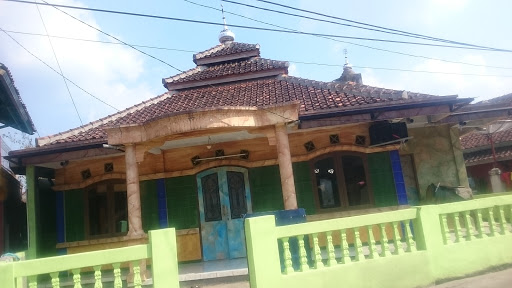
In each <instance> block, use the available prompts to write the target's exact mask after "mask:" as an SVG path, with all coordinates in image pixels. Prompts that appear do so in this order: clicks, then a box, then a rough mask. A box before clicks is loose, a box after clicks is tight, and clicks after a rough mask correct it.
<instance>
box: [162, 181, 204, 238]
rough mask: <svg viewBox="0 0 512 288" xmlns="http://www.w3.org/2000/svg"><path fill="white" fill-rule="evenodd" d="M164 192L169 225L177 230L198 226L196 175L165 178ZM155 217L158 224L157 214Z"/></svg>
mask: <svg viewBox="0 0 512 288" xmlns="http://www.w3.org/2000/svg"><path fill="white" fill-rule="evenodd" d="M165 193H166V196H167V217H168V218H167V219H168V221H169V227H174V228H176V229H177V230H178V229H187V228H198V227H199V209H198V206H197V205H198V203H197V188H196V177H195V176H194V175H190V176H182V177H175V178H168V179H165ZM155 197H156V186H155ZM157 208H158V207H156V208H155V211H154V212H155V213H158V209H157ZM156 217H157V218H156V221H157V222H156V225H158V216H156Z"/></svg>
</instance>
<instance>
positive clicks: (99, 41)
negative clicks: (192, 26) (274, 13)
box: [5, 30, 512, 69]
mask: <svg viewBox="0 0 512 288" xmlns="http://www.w3.org/2000/svg"><path fill="white" fill-rule="evenodd" d="M5 31H7V32H9V33H14V34H22V35H31V36H44V37H46V36H47V35H45V34H41V33H31V32H21V31H13V30H5ZM48 36H49V37H52V38H59V39H65V40H74V41H84V42H93V43H102V44H113V45H124V46H128V45H126V44H124V43H120V42H112V41H103V40H94V39H83V38H75V37H66V36H57V35H48ZM130 45H132V46H135V47H140V48H149V49H159V50H167V51H177V52H186V53H197V52H198V51H192V50H184V49H177V48H166V47H157V46H148V45H137V44H132V43H130ZM510 69H512V68H510Z"/></svg>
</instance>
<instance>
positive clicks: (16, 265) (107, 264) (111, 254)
mask: <svg viewBox="0 0 512 288" xmlns="http://www.w3.org/2000/svg"><path fill="white" fill-rule="evenodd" d="M145 259H150V260H151V262H152V269H151V273H152V280H153V287H154V288H164V287H165V288H178V287H179V280H178V264H177V263H178V261H177V255H176V232H175V230H174V228H169V229H162V230H155V231H150V232H149V243H148V244H145V245H135V246H130V247H124V248H118V249H109V250H103V251H94V252H87V253H80V254H73V255H65V256H57V257H49V258H40V259H34V260H27V261H20V262H10V263H0V283H2V284H1V287H2V288H15V287H17V288H21V285H20V283H21V281H20V280H21V279H23V278H24V277H27V279H28V287H38V283H37V279H38V276H40V275H48V274H49V275H50V277H51V285H52V287H59V286H60V280H59V274H61V273H62V272H69V271H71V272H72V274H73V282H74V288H80V287H81V285H82V284H81V282H82V279H81V278H82V277H81V274H80V272H81V271H84V270H87V269H91V268H92V269H94V280H95V282H94V287H102V269H112V268H113V275H114V279H113V280H114V287H123V284H122V280H121V269H120V267H121V265H122V264H123V263H129V264H131V265H132V267H133V274H134V278H133V279H134V281H133V282H134V283H133V284H134V287H138V288H140V287H141V284H142V283H141V282H142V280H141V275H140V274H141V273H140V270H141V268H140V264H139V263H140V262H141V260H145ZM92 269H91V270H92Z"/></svg>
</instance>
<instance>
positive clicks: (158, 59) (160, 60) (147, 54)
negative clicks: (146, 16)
mask: <svg viewBox="0 0 512 288" xmlns="http://www.w3.org/2000/svg"><path fill="white" fill-rule="evenodd" d="M6 1H13V0H6ZM41 1H43V2H44V3H46V5H49V6H52V7H53V8H55V9H57V10H59V11H60V12H62V13H64V14H66V15H68V16H69V17H71V18H73V19H75V20H76V21H79V22H81V23H83V24H85V25H87V26H89V27H91V28H92V29H94V30H96V31H98V32H100V33H102V34H104V35H107V36H108V37H111V38H113V39H115V40H117V41H119V42H121V43H123V44H124V45H126V46H129V47H131V48H132V49H134V50H136V51H138V52H140V53H142V54H144V55H146V56H148V57H150V58H153V59H155V60H157V61H159V62H161V63H164V64H165V65H167V66H169V67H171V68H174V69H175V70H178V71H179V72H183V70H181V69H179V68H177V67H176V66H174V65H172V64H169V63H167V62H165V61H164V60H162V59H160V58H157V57H155V56H153V55H151V54H149V53H146V52H144V51H142V50H140V49H138V48H136V47H135V46H133V45H130V44H128V43H126V42H124V41H123V40H121V39H119V38H117V37H115V36H112V35H110V34H108V33H107V32H105V31H103V30H101V29H98V28H96V27H94V26H92V25H90V24H89V23H86V22H84V21H82V20H80V19H78V18H76V17H75V16H73V15H71V14H69V13H67V12H66V11H64V10H61V9H59V8H57V6H65V5H54V4H50V3H48V2H46V1H44V0H41ZM15 2H21V1H15ZM23 2H27V3H30V2H28V1H23ZM70 7H73V6H70ZM76 8H82V7H76Z"/></svg>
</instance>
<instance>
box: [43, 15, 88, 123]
mask: <svg viewBox="0 0 512 288" xmlns="http://www.w3.org/2000/svg"><path fill="white" fill-rule="evenodd" d="M36 8H37V13H39V17H40V18H41V23H42V24H43V27H44V31H45V33H46V35H47V36H48V29H46V25H45V24H44V20H43V15H42V14H41V11H40V10H39V5H36ZM48 42H49V43H50V47H51V48H52V52H53V56H54V57H55V62H57V67H59V71H60V75H62V80H63V81H64V84H65V85H66V89H67V90H68V94H69V98H71V103H73V107H75V111H76V115H78V119H79V120H80V124H81V125H82V126H83V125H84V122H83V121H82V117H80V113H78V108H77V107H76V103H75V99H73V96H72V95H71V90H69V86H68V82H67V81H66V77H64V72H63V71H62V67H60V63H59V59H58V58H57V53H55V49H54V48H53V44H52V40H51V38H50V37H49V36H48Z"/></svg>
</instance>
